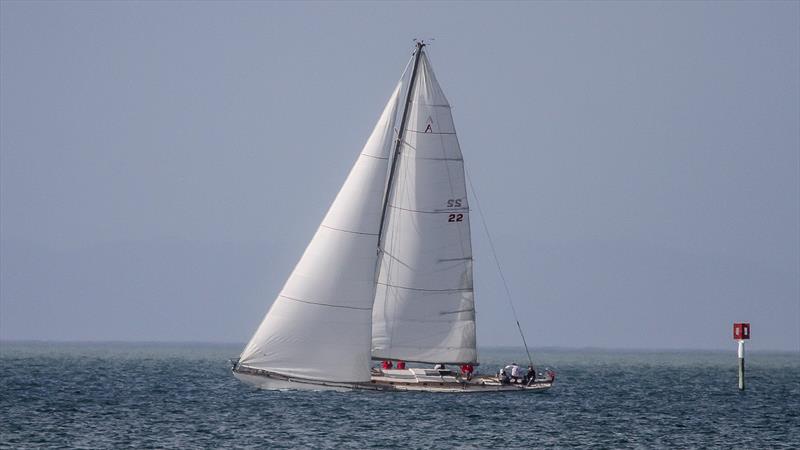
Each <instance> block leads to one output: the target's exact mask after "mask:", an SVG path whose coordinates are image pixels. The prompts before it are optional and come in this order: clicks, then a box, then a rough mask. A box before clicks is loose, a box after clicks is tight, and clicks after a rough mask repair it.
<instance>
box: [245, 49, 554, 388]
mask: <svg viewBox="0 0 800 450" xmlns="http://www.w3.org/2000/svg"><path fill="white" fill-rule="evenodd" d="M398 120H399V121H400V123H399V127H396V126H397V125H396V124H397V121H398ZM469 214H470V208H469V204H468V201H467V188H466V178H465V170H464V160H463V157H462V154H461V149H460V147H459V142H458V138H457V136H456V130H455V127H454V124H453V117H452V114H451V110H450V104H449V103H448V101H447V98H446V97H445V95H444V93H443V92H442V89H441V87H440V86H439V83H438V81H437V80H436V77H435V75H434V73H433V69H432V67H431V64H430V61H429V60H428V57H427V54H426V51H425V43H424V42H417V43H416V45H415V49H414V52H413V53H412V56H411V60H410V61H409V63H408V65H407V66H406V69H405V71H404V72H403V76H401V78H400V81H399V82H398V83H397V85H396V87H395V89H394V91H393V92H392V95H391V97H390V98H389V101H388V103H387V104H386V106H385V108H384V109H383V113H382V114H381V116H380V118H379V119H378V123H377V124H376V125H375V128H374V129H373V131H372V134H371V135H370V137H369V139H368V140H367V143H366V145H364V148H363V149H362V150H361V153H360V154H359V156H358V158H357V160H356V162H355V164H354V166H353V167H352V169H351V171H350V173H349V175H348V176H347V179H346V181H345V182H344V185H343V186H342V187H341V190H340V191H339V193H338V194H337V196H336V198H335V200H334V201H333V203H332V204H331V206H330V209H329V210H328V212H327V214H326V215H325V217H324V219H323V221H322V223H321V224H320V226H319V228H318V229H317V231H316V233H315V234H314V237H313V239H312V240H311V242H310V243H309V244H308V247H307V248H306V250H305V252H304V253H303V256H302V257H301V258H300V261H299V262H298V263H297V265H296V266H295V268H294V271H293V272H292V273H291V275H290V276H289V278H288V280H287V281H286V283H285V285H284V286H283V289H282V290H281V291H280V293H279V294H278V297H277V298H276V299H275V301H274V302H273V304H272V306H271V307H270V308H269V311H268V312H267V314H266V316H265V317H264V320H263V321H262V322H261V325H260V326H259V327H258V329H257V330H256V332H255V334H254V335H253V337H252V339H250V341H249V343H248V344H247V346H246V347H245V348H244V351H243V352H242V353H241V355H240V357H239V359H238V360H236V361H234V364H233V369H232V370H233V374H234V375H235V376H236V377H237V378H239V379H240V380H242V381H244V382H246V383H249V384H252V385H254V386H256V387H259V388H263V389H310V390H383V391H409V390H415V391H437V392H496V391H519V392H522V391H531V390H540V389H546V388H549V387H550V386H551V385H552V383H553V381H554V375H553V374H551V373H548V374H539V376H536V375H535V372H534V375H533V376H530V377H527V378H526V379H525V381H524V382H521V381H522V380H518V381H520V382H516V383H514V382H510V381H509V380H508V379H507V377H505V378H504V377H503V376H498V375H485V376H474V377H472V376H471V373H466V374H463V373H461V372H460V371H458V370H450V369H447V366H456V367H458V366H467V367H471V366H476V365H478V354H477V350H476V339H475V301H474V291H473V273H472V272H473V271H472V266H473V259H472V242H471V235H470V220H469ZM526 346H527V345H526ZM373 361H393V362H400V361H402V362H403V363H401V364H398V366H399V367H398V368H391V369H389V368H387V367H386V364H385V363H384V368H383V369H377V368H372V367H371V366H372V364H373ZM406 362H407V363H409V364H410V365H413V364H414V363H417V364H424V365H426V367H411V368H408V369H406V368H404V366H405V363H406ZM434 364H436V366H435V367H434V366H433V365H434Z"/></svg>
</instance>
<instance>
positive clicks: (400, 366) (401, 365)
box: [397, 361, 406, 370]
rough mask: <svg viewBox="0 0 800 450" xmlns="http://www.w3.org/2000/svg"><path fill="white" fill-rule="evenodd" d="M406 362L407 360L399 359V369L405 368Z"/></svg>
mask: <svg viewBox="0 0 800 450" xmlns="http://www.w3.org/2000/svg"><path fill="white" fill-rule="evenodd" d="M405 368H406V362H405V361H397V370H405Z"/></svg>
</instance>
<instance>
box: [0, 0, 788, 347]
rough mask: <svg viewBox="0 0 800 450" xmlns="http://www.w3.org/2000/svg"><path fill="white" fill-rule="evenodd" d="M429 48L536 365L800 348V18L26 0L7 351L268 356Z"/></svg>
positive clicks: (5, 251)
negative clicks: (323, 223) (285, 292)
mask: <svg viewBox="0 0 800 450" xmlns="http://www.w3.org/2000/svg"><path fill="white" fill-rule="evenodd" d="M415 37H422V38H430V37H433V38H435V40H434V41H432V45H431V46H430V47H429V55H430V58H431V61H432V64H433V67H434V69H435V70H436V73H437V75H438V78H439V81H440V82H441V84H442V86H443V88H444V90H445V93H446V94H447V96H448V98H449V99H450V102H451V103H452V105H453V108H454V109H453V114H454V117H455V121H456V128H457V130H458V132H459V139H460V142H461V147H462V150H463V152H464V155H465V158H466V160H467V168H468V170H469V172H470V175H471V177H472V182H473V184H474V185H475V188H476V189H477V192H478V196H479V199H480V203H481V206H482V207H483V210H484V213H485V215H486V220H487V221H488V224H489V227H490V232H491V233H492V236H493V238H494V240H495V245H496V247H497V250H498V254H499V257H500V260H501V263H502V265H503V268H504V271H505V275H506V278H507V279H508V281H509V284H510V288H511V291H512V294H513V296H514V301H515V306H516V309H517V311H518V313H519V316H520V321H521V323H522V325H523V327H524V329H525V331H526V334H527V337H528V342H529V343H530V344H531V345H532V346H534V348H535V347H541V346H570V347H584V346H595V347H625V348H630V347H648V348H728V349H731V351H733V348H734V344H733V342H732V337H731V324H732V322H734V321H750V322H751V323H752V336H753V339H752V343H751V348H754V349H783V350H800V3H798V2H744V1H743V2H643V3H634V2H620V3H614V2H597V3H582V2H563V3H560V2H541V3H537V2H531V3H496V2H493V3H473V2H469V3H455V2H443V3H406V2H403V3H382V2H375V3H368V2H354V3H288V2H285V3H284V2H274V3H273V2H220V3H217V2H69V1H60V2H14V1H3V2H0V150H1V152H0V237H1V238H2V241H1V242H0V244H1V245H0V339H3V340H7V339H40V340H147V341H189V340H191V341H226V342H244V341H246V340H247V339H249V337H250V336H251V334H252V333H253V331H254V330H255V328H256V326H257V325H258V323H259V322H260V321H261V318H262V317H263V315H264V313H265V312H266V310H267V308H268V307H269V305H270V304H271V302H272V300H273V299H274V297H275V295H276V294H277V292H278V291H279V290H280V288H281V285H282V283H283V281H284V279H285V278H286V276H287V275H288V274H289V272H290V271H291V270H292V267H293V265H294V264H295V262H296V261H297V259H298V258H299V256H300V255H301V253H302V251H303V249H304V248H305V245H306V244H307V242H308V241H309V239H310V238H311V236H312V235H313V233H314V231H315V229H316V227H317V225H318V224H319V222H320V220H321V219H322V216H323V215H324V213H325V211H326V209H327V207H328V205H329V204H330V202H331V201H332V199H333V197H334V195H335V194H336V192H337V190H338V188H339V186H340V185H341V183H342V181H343V180H344V178H345V176H346V174H347V172H348V171H349V168H350V166H351V164H352V163H353V162H354V161H355V158H356V156H357V154H358V152H359V150H360V148H361V146H362V145H363V144H364V142H365V140H366V138H367V136H368V134H369V132H370V131H371V129H372V126H373V125H374V123H375V121H376V120H377V118H378V115H379V113H380V111H381V109H382V107H383V105H384V103H385V101H386V100H387V99H388V97H389V94H390V91H391V89H392V88H393V86H394V84H395V83H396V81H397V79H398V78H399V76H400V73H401V71H402V69H403V68H404V66H405V64H406V63H407V61H408V58H409V56H410V52H411V49H412V46H413V42H412V39H413V38H415ZM472 206H473V210H474V209H475V204H474V201H473V205H472ZM477 219H478V216H477V214H473V237H474V240H475V255H476V256H475V257H476V263H475V264H476V279H475V283H476V295H477V309H478V311H477V320H478V341H479V344H481V345H518V344H519V343H520V340H519V337H518V335H517V332H516V329H515V325H514V321H513V317H512V315H511V309H510V307H509V305H508V302H507V300H506V299H505V297H504V292H503V288H502V285H501V283H500V281H499V277H498V275H497V271H496V269H495V267H494V263H493V262H492V260H491V255H490V253H489V248H488V244H487V242H486V237H485V234H484V232H483V229H482V228H481V225H480V221H479V220H477Z"/></svg>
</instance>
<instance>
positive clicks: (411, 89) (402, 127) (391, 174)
mask: <svg viewBox="0 0 800 450" xmlns="http://www.w3.org/2000/svg"><path fill="white" fill-rule="evenodd" d="M422 47H425V42H423V41H417V48H416V55H415V56H414V67H412V68H411V80H410V81H409V82H408V92H407V93H406V102H405V104H404V105H403V118H402V119H401V120H400V131H398V133H397V142H396V143H395V146H394V156H393V157H392V164H391V166H389V181H388V182H387V183H386V194H384V196H383V209H382V211H381V223H380V225H378V252H381V251H382V239H383V225H384V222H385V221H386V208H387V207H388V206H389V194H390V193H391V191H392V181H393V180H394V174H395V172H396V170H395V169H396V168H397V157H398V156H400V146H402V145H403V138H404V137H405V131H406V121H407V120H408V113H409V111H410V110H411V108H410V104H411V96H412V95H413V93H414V82H415V81H416V80H417V68H418V67H419V58H420V56H422Z"/></svg>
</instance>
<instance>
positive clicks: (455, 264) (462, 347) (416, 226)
mask: <svg viewBox="0 0 800 450" xmlns="http://www.w3.org/2000/svg"><path fill="white" fill-rule="evenodd" d="M417 70H418V74H417V79H416V82H415V84H414V86H413V92H412V95H411V97H410V100H411V105H410V108H411V109H410V112H409V114H410V115H409V117H408V120H407V124H406V127H405V131H404V132H402V135H403V142H402V143H401V145H400V146H399V149H398V151H399V152H400V153H399V155H398V158H397V162H396V167H395V174H394V180H393V183H392V186H390V187H389V193H388V205H387V209H386V217H385V224H384V229H383V235H382V239H381V240H382V242H381V243H380V247H381V252H380V261H379V264H380V265H379V269H378V276H377V289H376V294H375V304H374V307H373V312H372V356H373V358H376V359H395V360H406V361H417V362H430V363H437V362H442V363H467V362H469V363H475V362H476V359H477V355H476V351H475V306H474V295H473V284H472V246H471V242H470V225H469V205H468V204H467V192H466V184H465V178H464V163H463V159H462V155H461V149H460V147H459V144H458V138H457V137H456V133H455V128H454V125H453V118H452V114H451V111H450V105H449V103H448V102H447V99H446V98H445V96H444V93H443V92H442V90H441V88H440V86H439V83H438V82H437V81H436V77H435V76H434V74H433V71H432V69H431V66H430V62H429V61H428V59H427V56H426V55H425V53H424V52H423V53H422V55H421V58H420V62H419V67H418V68H417Z"/></svg>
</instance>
